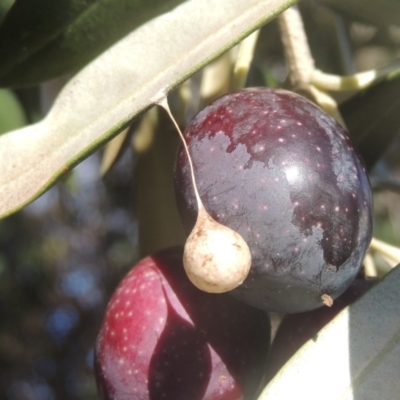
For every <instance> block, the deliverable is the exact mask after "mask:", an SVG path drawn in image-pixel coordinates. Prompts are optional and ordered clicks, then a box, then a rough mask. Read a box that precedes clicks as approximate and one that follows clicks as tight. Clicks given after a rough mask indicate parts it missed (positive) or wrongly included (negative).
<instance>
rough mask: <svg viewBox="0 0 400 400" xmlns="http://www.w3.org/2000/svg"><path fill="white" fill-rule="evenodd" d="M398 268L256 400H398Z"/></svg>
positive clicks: (326, 329) (322, 333)
mask: <svg viewBox="0 0 400 400" xmlns="http://www.w3.org/2000/svg"><path fill="white" fill-rule="evenodd" d="M399 287H400V267H399V266H397V267H396V268H394V269H393V271H391V272H390V273H389V274H387V275H386V276H385V278H384V279H383V280H382V281H381V282H380V283H378V284H377V285H376V286H375V287H373V288H372V289H371V290H370V291H369V292H367V293H366V294H365V295H364V296H363V297H362V298H361V299H360V300H359V301H357V302H356V303H354V304H353V305H351V306H350V307H347V308H346V309H344V310H343V311H342V312H341V313H340V314H339V315H338V316H337V317H336V318H335V319H334V320H333V321H331V322H330V323H329V324H328V325H326V326H325V327H324V328H323V329H322V330H321V331H320V332H319V333H318V335H317V336H316V337H314V338H313V339H311V340H310V341H308V342H307V343H306V344H305V345H304V346H303V347H302V348H301V349H300V350H299V351H298V352H297V353H296V354H295V355H294V356H293V358H291V359H290V360H289V361H288V363H287V364H286V365H285V366H284V367H283V368H282V369H281V371H280V372H278V374H277V375H276V376H275V378H274V379H273V380H272V381H271V382H270V383H269V384H268V385H267V387H266V388H265V389H264V390H263V392H262V394H261V395H260V397H259V399H258V400H287V399H299V400H300V399H307V400H321V399H324V400H375V399H384V400H389V399H398V398H399V393H400V379H399V367H400V317H399V316H400V290H399Z"/></svg>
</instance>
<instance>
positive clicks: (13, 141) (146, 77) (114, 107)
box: [0, 0, 294, 216]
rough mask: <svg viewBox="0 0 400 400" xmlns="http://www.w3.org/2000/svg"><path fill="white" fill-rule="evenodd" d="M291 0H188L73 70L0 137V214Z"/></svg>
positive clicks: (27, 197)
mask: <svg viewBox="0 0 400 400" xmlns="http://www.w3.org/2000/svg"><path fill="white" fill-rule="evenodd" d="M293 3H294V0H268V1H266V0H224V1H221V0H191V1H188V2H186V3H183V4H182V5H180V6H178V7H176V8H175V9H174V10H173V11H172V12H170V13H166V14H163V15H161V16H159V17H157V18H155V19H153V20H151V21H149V22H148V23H146V24H145V25H142V26H141V27H140V28H138V29H137V30H135V31H134V32H132V33H130V34H129V35H128V36H126V37H125V38H124V39H122V40H121V41H119V42H117V43H116V44H115V45H114V46H112V47H111V48H110V49H108V50H107V51H106V52H105V53H103V54H102V55H101V56H99V57H98V58H97V59H95V60H94V61H93V62H92V63H91V64H89V65H88V66H87V67H85V68H84V69H83V70H82V71H81V72H80V73H79V74H78V75H76V76H75V77H74V78H73V79H72V80H71V81H70V82H69V83H68V84H67V85H66V87H65V88H64V89H63V91H62V92H61V93H60V95H59V96H58V98H57V100H56V102H55V104H54V106H53V108H52V110H51V111H50V113H49V114H48V115H47V117H46V118H45V119H44V120H43V121H41V122H39V123H38V124H35V125H32V126H29V127H26V128H24V129H20V130H17V131H13V132H10V133H8V134H6V135H3V136H2V137H0V170H1V171H2V173H1V174H0V199H1V201H0V216H5V215H8V214H10V213H11V212H13V211H16V210H17V209H19V208H21V207H22V206H23V205H25V204H27V203H28V202H30V201H32V200H34V199H35V198H36V197H37V196H39V195H40V194H41V193H43V192H44V191H45V190H46V189H48V188H49V187H50V185H51V184H52V183H54V181H55V180H56V179H57V178H58V177H59V176H61V175H62V174H63V173H64V172H66V171H67V170H68V169H69V168H71V167H72V166H74V165H75V164H77V163H78V162H79V161H80V160H82V159H83V158H84V157H85V156H87V155H89V154H90V153H91V152H93V151H94V150H95V149H96V148H98V147H99V146H100V145H102V144H103V143H104V142H106V141H107V140H109V139H111V138H112V137H113V136H115V135H116V134H117V133H118V132H119V131H120V130H121V129H123V128H124V127H125V126H126V125H127V124H128V123H129V122H130V121H131V120H132V119H133V117H135V116H136V115H137V114H138V113H140V112H141V111H144V110H146V109H147V108H149V107H150V106H151V105H153V104H155V103H157V102H159V101H160V100H161V99H162V98H164V97H165V95H166V94H167V93H168V91H170V90H171V89H172V88H174V87H176V86H177V85H178V84H179V83H181V82H182V81H183V80H185V79H186V78H187V77H188V76H190V75H191V74H192V73H193V72H195V71H196V70H198V69H199V68H201V67H202V66H204V65H205V64H206V63H207V62H209V61H210V60H212V59H213V58H215V57H216V56H218V55H219V54H221V53H222V52H223V51H225V50H226V49H228V48H229V47H231V46H233V45H234V44H236V43H237V42H238V41H240V40H241V39H242V38H244V37H245V36H246V35H248V34H249V33H250V32H252V31H253V30H254V29H256V28H258V27H260V26H261V25H262V24H264V23H265V22H267V21H268V20H269V19H271V18H273V17H274V16H275V15H277V14H278V13H279V12H281V11H282V10H283V9H285V8H286V7H288V6H289V5H291V4H293Z"/></svg>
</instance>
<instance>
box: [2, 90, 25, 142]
mask: <svg viewBox="0 0 400 400" xmlns="http://www.w3.org/2000/svg"><path fill="white" fill-rule="evenodd" d="M26 123H27V122H26V116H25V112H24V109H23V108H22V105H21V104H20V102H19V100H18V98H17V96H16V95H15V94H14V93H13V92H12V91H11V90H7V89H0V135H1V134H3V133H5V132H8V131H10V130H11V129H17V128H21V127H23V126H25V125H26Z"/></svg>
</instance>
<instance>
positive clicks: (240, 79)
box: [231, 29, 260, 90]
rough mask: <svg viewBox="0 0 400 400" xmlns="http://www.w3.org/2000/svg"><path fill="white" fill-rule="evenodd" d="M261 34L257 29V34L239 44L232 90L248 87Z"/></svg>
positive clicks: (254, 33)
mask: <svg viewBox="0 0 400 400" xmlns="http://www.w3.org/2000/svg"><path fill="white" fill-rule="evenodd" d="M259 34H260V30H259V29H257V30H256V31H255V32H253V33H252V34H250V35H249V36H247V37H246V38H245V39H243V40H242V41H241V42H240V44H239V49H238V54H237V58H236V62H235V65H234V67H233V77H232V83H231V89H232V90H239V89H243V88H244V87H245V85H246V80H247V76H248V74H249V70H250V65H251V63H252V61H253V58H254V50H255V48H256V44H257V40H258V36H259Z"/></svg>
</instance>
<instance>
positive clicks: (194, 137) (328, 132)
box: [175, 88, 373, 313]
mask: <svg viewBox="0 0 400 400" xmlns="http://www.w3.org/2000/svg"><path fill="white" fill-rule="evenodd" d="M185 137H186V141H187V144H188V146H189V152H190V155H191V157H192V161H193V164H194V170H195V177H196V183H197V186H198V190H199V194H200V197H201V199H202V202H203V204H204V206H205V208H206V210H207V211H208V213H209V214H210V215H211V216H212V217H213V218H214V219H215V220H217V221H218V222H220V223H221V224H223V225H226V226H228V227H229V228H231V229H233V230H235V231H237V232H238V233H239V234H240V235H241V236H242V237H243V238H244V240H245V241H246V242H247V244H248V245H249V248H250V250H251V255H252V267H251V270H250V273H249V275H248V277H247V279H246V280H245V281H244V283H243V284H242V285H241V286H239V287H238V288H236V289H234V290H233V291H232V292H231V293H232V294H233V295H234V296H236V297H237V298H239V299H241V300H243V301H245V302H247V303H249V304H251V305H253V306H255V307H258V308H261V309H264V310H269V311H277V312H283V313H293V312H302V311H307V310H311V309H315V308H318V307H320V306H322V305H323V297H326V296H328V298H329V297H330V298H332V299H335V298H337V297H338V296H339V295H340V294H341V293H343V291H344V290H345V289H346V288H347V287H348V286H349V285H350V284H351V282H352V281H353V280H354V278H355V276H356V275H357V272H358V271H359V269H360V267H361V265H362V260H363V257H364V255H365V252H366V250H367V248H368V245H369V243H370V240H371V236H372V207H373V201H372V194H371V189H370V184H369V181H368V177H367V174H366V172H365V168H364V166H363V163H362V161H361V160H360V158H359V156H358V154H357V153H356V151H355V149H354V146H353V145H352V143H351V141H350V139H349V137H348V134H347V133H346V131H345V130H344V129H343V128H342V127H341V126H340V125H339V124H338V123H337V122H336V121H334V120H333V119H332V118H331V117H330V116H329V115H327V114H326V113H325V112H324V111H322V110H321V109H320V108H319V107H318V106H316V105H315V104H313V103H311V102H310V101H308V100H307V99H305V98H303V97H302V96H300V95H297V94H295V93H293V92H289V91H286V90H282V89H269V88H251V89H244V90H241V91H238V92H234V93H230V94H227V95H225V96H222V97H221V98H219V99H217V100H215V101H214V102H212V103H211V104H210V105H208V106H207V107H205V108H204V109H203V110H202V111H200V112H199V113H198V114H197V115H196V116H195V118H194V119H193V120H192V121H191V122H190V124H189V125H188V127H187V129H186V131H185ZM175 192H176V198H177V204H178V209H179V211H180V214H181V217H182V221H183V224H184V226H185V228H186V229H187V231H188V232H189V231H190V230H191V229H192V227H193V225H194V222H195V219H196V215H197V205H196V200H195V197H194V192H193V184H192V181H191V176H190V170H189V164H188V159H187V156H186V153H185V151H184V149H183V146H181V147H180V149H179V152H178V156H177V161H176V169H175ZM324 295H325V296H324Z"/></svg>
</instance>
